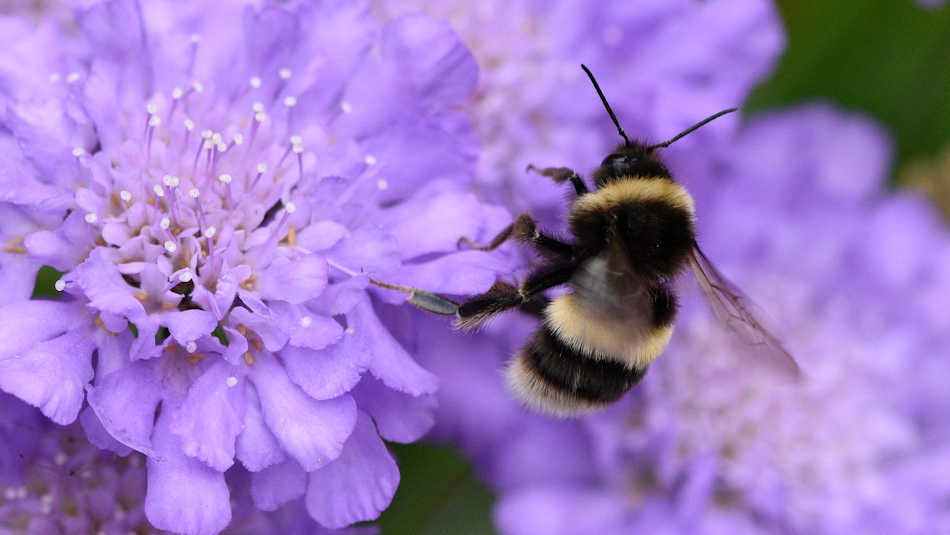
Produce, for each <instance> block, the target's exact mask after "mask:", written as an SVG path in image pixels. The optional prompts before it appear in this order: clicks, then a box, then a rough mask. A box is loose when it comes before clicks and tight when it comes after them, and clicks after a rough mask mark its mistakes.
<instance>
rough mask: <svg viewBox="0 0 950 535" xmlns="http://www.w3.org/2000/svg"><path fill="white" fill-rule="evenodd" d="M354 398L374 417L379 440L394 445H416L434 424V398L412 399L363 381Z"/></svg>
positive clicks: (424, 395) (426, 395)
mask: <svg viewBox="0 0 950 535" xmlns="http://www.w3.org/2000/svg"><path fill="white" fill-rule="evenodd" d="M353 396H354V397H356V402H357V403H358V404H359V406H360V409H361V410H365V411H366V412H368V413H369V415H370V416H372V417H373V420H374V421H375V422H376V427H377V429H379V434H380V436H382V437H383V438H385V439H386V440H390V441H392V442H401V443H409V442H415V441H416V440H419V439H420V438H422V437H423V436H424V435H425V434H426V433H428V432H429V429H432V425H433V424H434V423H435V408H436V406H437V405H438V401H437V400H436V398H435V396H434V395H428V394H423V395H421V396H410V395H409V394H404V393H402V392H399V391H396V390H393V389H391V388H388V387H386V385H384V384H383V383H381V382H380V381H378V380H376V379H374V378H372V377H363V380H362V381H360V384H359V385H358V386H357V387H356V388H355V389H354V390H353Z"/></svg>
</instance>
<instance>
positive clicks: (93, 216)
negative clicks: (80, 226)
mask: <svg viewBox="0 0 950 535" xmlns="http://www.w3.org/2000/svg"><path fill="white" fill-rule="evenodd" d="M84 219H85V220H86V223H95V222H96V221H98V220H99V216H97V215H96V214H94V213H92V212H89V213H88V214H86V216H85V218H84Z"/></svg>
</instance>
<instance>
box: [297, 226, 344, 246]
mask: <svg viewBox="0 0 950 535" xmlns="http://www.w3.org/2000/svg"><path fill="white" fill-rule="evenodd" d="M346 235H347V230H346V227H345V226H343V225H341V224H339V223H337V222H336V221H317V222H315V223H311V224H310V225H307V227H306V228H305V229H303V230H302V231H300V232H299V233H297V245H298V246H299V247H303V248H304V249H307V250H308V251H323V250H324V249H329V248H330V247H333V246H334V245H336V243H337V242H338V241H340V240H341V239H343V237H344V236H346Z"/></svg>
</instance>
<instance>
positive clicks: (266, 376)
mask: <svg viewBox="0 0 950 535" xmlns="http://www.w3.org/2000/svg"><path fill="white" fill-rule="evenodd" d="M249 377H250V378H251V381H252V382H253V383H254V386H255V387H257V393H258V394H259V395H260V399H261V409H262V411H261V412H262V413H263V414H264V421H265V422H267V427H269V428H270V430H271V431H272V432H273V433H274V436H275V437H277V441H278V442H279V443H280V445H281V446H282V447H283V448H284V451H286V452H287V453H288V454H290V456H291V457H293V458H294V459H295V460H296V461H297V462H298V463H300V466H302V467H303V469H304V470H306V471H308V472H310V471H313V470H316V469H318V468H320V467H322V466H323V465H325V464H327V463H328V462H330V461H332V460H333V459H336V458H337V457H338V456H339V455H340V452H341V451H342V450H343V443H344V442H345V441H346V438H347V437H348V436H350V433H352V432H353V426H354V425H356V402H354V401H353V398H352V397H350V396H348V395H343V396H340V397H338V398H334V399H328V400H323V401H318V400H315V399H313V398H311V397H309V396H307V395H306V394H305V393H304V392H303V391H301V390H300V388H299V387H297V385H295V384H293V383H292V382H291V381H290V378H289V377H287V372H285V371H284V369H283V367H281V366H280V364H278V362H277V361H276V360H275V359H274V357H273V356H271V355H268V354H265V353H261V354H259V355H258V358H257V360H256V361H255V363H254V366H253V367H252V368H251V372H250V374H249Z"/></svg>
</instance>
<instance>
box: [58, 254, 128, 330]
mask: <svg viewBox="0 0 950 535" xmlns="http://www.w3.org/2000/svg"><path fill="white" fill-rule="evenodd" d="M66 277H67V278H69V279H72V280H75V281H76V283H77V284H79V286H80V287H82V289H83V292H84V293H85V294H86V297H88V298H89V306H91V307H93V308H96V309H99V310H103V311H106V312H110V313H112V314H115V315H117V316H123V317H126V318H129V319H132V320H134V319H137V318H140V317H142V316H145V308H143V307H142V303H140V302H139V301H138V299H136V298H135V296H134V295H133V294H134V291H135V289H134V288H133V287H131V286H129V285H128V284H127V283H126V282H125V280H123V279H122V275H121V274H120V273H119V270H118V269H116V267H115V264H114V263H112V261H111V260H109V259H107V258H106V257H105V252H104V251H103V249H102V248H96V249H94V250H93V251H92V252H91V253H89V257H88V258H87V259H86V261H85V262H83V263H82V264H79V265H78V266H76V268H75V269H74V270H73V272H72V273H70V274H69V275H67V276H66Z"/></svg>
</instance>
